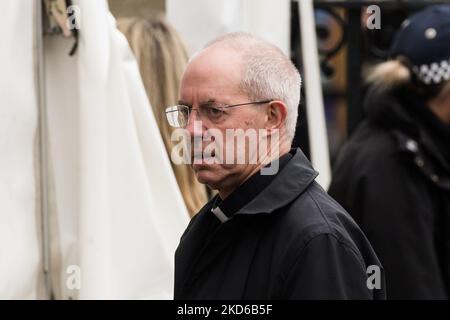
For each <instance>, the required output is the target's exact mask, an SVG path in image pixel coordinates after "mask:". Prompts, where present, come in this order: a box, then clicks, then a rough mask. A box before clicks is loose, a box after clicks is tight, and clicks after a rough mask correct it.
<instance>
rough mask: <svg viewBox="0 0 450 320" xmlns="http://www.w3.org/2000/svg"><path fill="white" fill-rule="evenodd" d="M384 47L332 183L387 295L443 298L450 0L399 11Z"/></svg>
mask: <svg viewBox="0 0 450 320" xmlns="http://www.w3.org/2000/svg"><path fill="white" fill-rule="evenodd" d="M390 56H391V58H392V59H391V60H389V61H386V62H384V63H381V64H379V65H377V66H376V67H375V68H374V69H373V70H372V71H371V72H369V74H368V76H367V79H368V82H369V85H370V87H369V90H368V93H367V95H366V99H365V103H364V107H365V112H366V115H367V118H366V120H364V121H363V122H362V123H361V124H360V125H359V127H358V128H357V130H356V131H355V133H354V134H353V135H352V137H351V138H350V140H349V141H348V143H347V144H346V145H345V146H344V147H343V149H342V150H341V152H340V155H339V157H338V159H337V162H336V164H335V167H334V172H333V180H332V183H331V186H330V189H329V192H330V194H331V195H332V196H333V197H334V198H335V199H336V200H338V201H339V202H340V203H341V204H342V205H343V206H344V207H345V208H346V209H347V210H348V211H349V212H350V214H351V215H352V216H353V217H354V218H355V220H356V221H357V222H358V224H359V225H360V226H361V227H362V229H363V230H364V232H365V234H366V235H367V237H368V238H369V240H370V242H371V244H372V245H373V247H374V249H375V251H376V252H377V254H378V256H379V258H380V260H381V262H382V264H383V266H384V268H385V272H386V284H387V295H388V298H391V299H447V298H448V297H449V293H450V230H449V229H450V81H449V80H450V5H439V6H432V7H428V8H427V9H425V10H423V11H421V12H419V13H417V14H416V15H413V16H412V17H410V18H409V19H407V20H405V21H404V22H403V24H402V26H401V28H400V30H399V31H398V33H397V35H396V37H395V39H394V42H393V43H392V45H391V49H390Z"/></svg>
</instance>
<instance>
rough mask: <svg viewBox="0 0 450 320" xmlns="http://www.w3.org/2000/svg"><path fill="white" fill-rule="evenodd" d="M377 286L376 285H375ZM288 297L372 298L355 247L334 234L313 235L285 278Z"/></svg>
mask: <svg viewBox="0 0 450 320" xmlns="http://www.w3.org/2000/svg"><path fill="white" fill-rule="evenodd" d="M375 290H376V289H375ZM284 297H285V298H286V299H314V300H315V299H372V298H373V292H372V290H370V289H369V288H368V286H367V274H366V267H365V265H364V262H363V261H362V258H361V257H360V255H359V254H358V252H357V250H356V249H355V248H352V246H351V245H349V244H346V243H344V242H342V241H340V240H339V239H338V238H337V237H336V236H335V235H333V234H321V235H318V236H316V237H314V238H313V239H311V240H310V241H309V242H308V243H307V244H306V245H305V247H304V248H303V249H302V250H301V252H300V253H299V255H298V256H297V259H296V261H295V263H294V265H293V266H292V267H291V269H290V271H289V272H288V274H287V276H286V277H285V279H284Z"/></svg>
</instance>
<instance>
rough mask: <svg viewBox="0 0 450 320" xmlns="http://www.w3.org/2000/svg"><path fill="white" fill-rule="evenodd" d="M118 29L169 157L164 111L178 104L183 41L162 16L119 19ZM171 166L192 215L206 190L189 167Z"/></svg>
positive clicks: (184, 58) (169, 130)
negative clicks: (136, 64) (122, 35)
mask: <svg viewBox="0 0 450 320" xmlns="http://www.w3.org/2000/svg"><path fill="white" fill-rule="evenodd" d="M117 27H118V28H119V30H120V31H122V32H123V33H124V34H125V36H126V38H127V40H128V43H129V44H130V47H131V50H132V51H133V53H134V54H135V56H136V60H137V62H138V65H139V70H140V73H141V76H142V81H143V83H144V87H145V90H146V91H147V96H148V98H149V100H150V104H151V106H152V109H153V113H154V115H155V118H156V122H157V123H158V127H159V130H160V131H161V135H162V138H163V141H164V144H165V146H166V150H167V153H168V154H169V156H170V152H171V150H172V147H173V146H174V142H172V141H171V135H172V132H173V128H171V127H170V126H169V125H168V123H167V120H166V115H165V111H164V110H165V108H166V107H167V106H170V105H175V104H177V101H178V91H179V83H180V79H181V74H182V72H183V70H184V68H185V66H186V63H187V60H188V54H187V51H186V49H185V46H184V44H183V41H182V40H181V38H180V36H179V35H178V33H177V32H176V30H175V29H174V28H173V27H172V26H171V25H169V23H168V22H167V21H166V19H165V18H164V16H163V14H153V15H150V16H149V17H146V18H141V17H126V18H120V19H118V21H117ZM171 164H172V168H173V171H174V173H175V177H176V179H177V182H178V185H179V187H180V190H181V193H182V194H183V198H184V201H185V203H186V207H187V209H188V211H189V214H190V215H191V216H192V215H194V214H195V213H196V212H198V211H199V210H200V208H201V207H202V206H203V205H204V204H205V203H206V200H207V192H206V188H205V186H203V185H201V184H200V183H198V182H197V180H196V179H195V175H194V172H193V171H192V169H191V167H190V166H189V165H185V164H184V165H174V164H173V163H172V162H171Z"/></svg>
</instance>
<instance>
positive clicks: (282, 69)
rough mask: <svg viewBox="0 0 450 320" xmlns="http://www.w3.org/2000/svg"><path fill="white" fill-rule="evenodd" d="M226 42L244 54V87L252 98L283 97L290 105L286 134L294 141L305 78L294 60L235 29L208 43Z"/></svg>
mask: <svg viewBox="0 0 450 320" xmlns="http://www.w3.org/2000/svg"><path fill="white" fill-rule="evenodd" d="M216 44H220V45H225V46H227V47H229V48H232V49H234V50H236V51H238V52H239V53H241V54H242V57H243V61H242V66H243V70H242V72H243V75H242V80H241V84H240V87H241V90H242V91H243V92H244V93H246V94H247V95H248V96H249V98H250V99H252V101H260V100H281V101H283V102H284V103H285V104H286V106H287V116H286V135H287V138H288V141H289V142H290V143H292V140H293V139H294V134H295V128H296V124H297V116H298V105H299V103H300V88H301V77H300V73H299V72H298V70H297V68H296V67H295V66H294V64H293V63H292V61H291V60H290V59H289V58H288V57H287V56H286V55H285V54H284V53H283V52H282V51H281V50H280V49H279V48H278V47H276V46H275V45H273V44H271V43H270V42H267V41H265V40H262V39H261V38H258V37H256V36H254V35H252V34H250V33H245V32H234V33H228V34H225V35H222V36H220V37H218V38H216V39H214V40H212V41H211V42H209V43H207V44H206V46H205V49H206V48H208V47H210V46H213V45H216Z"/></svg>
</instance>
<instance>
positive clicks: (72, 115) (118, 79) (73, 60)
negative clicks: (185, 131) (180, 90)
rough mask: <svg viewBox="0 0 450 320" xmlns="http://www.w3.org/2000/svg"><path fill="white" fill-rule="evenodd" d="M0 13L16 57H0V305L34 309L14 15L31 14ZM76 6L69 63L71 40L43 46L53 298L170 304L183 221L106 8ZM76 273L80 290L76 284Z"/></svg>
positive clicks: (32, 119) (19, 4) (27, 127)
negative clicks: (11, 302) (26, 301)
mask: <svg viewBox="0 0 450 320" xmlns="http://www.w3.org/2000/svg"><path fill="white" fill-rule="evenodd" d="M4 2H5V3H3V2H2V4H1V6H3V8H2V9H3V10H1V11H0V16H1V19H0V21H1V24H2V26H4V27H3V28H1V29H0V36H1V37H2V39H3V41H5V42H4V43H6V44H11V46H14V47H11V48H5V47H4V46H2V48H1V49H0V54H1V61H0V63H1V64H2V70H4V69H3V65H5V68H6V70H9V71H10V72H6V73H4V72H2V74H0V81H1V82H0V83H1V85H0V90H2V95H1V98H0V99H1V100H2V101H1V102H0V103H1V109H0V110H1V115H2V117H1V119H0V130H1V133H2V135H1V137H0V152H1V154H2V157H1V158H0V175H1V176H0V177H1V180H0V190H1V192H0V193H1V194H0V199H1V200H2V201H1V202H0V220H1V221H0V228H1V232H0V237H1V240H2V242H1V244H0V255H1V258H0V271H4V270H6V272H3V273H2V274H1V275H0V297H2V298H23V297H30V298H32V297H37V296H38V295H39V292H41V291H39V285H40V286H42V282H40V281H39V279H38V278H39V277H40V270H41V267H40V265H39V260H40V258H39V257H41V255H40V245H41V244H40V240H39V239H40V234H39V232H40V229H39V225H38V222H37V221H39V210H38V208H37V206H36V204H35V203H36V202H37V201H38V200H39V197H38V194H39V192H37V191H36V189H35V185H36V182H35V180H34V177H35V176H36V169H35V168H38V166H33V144H34V139H35V133H36V123H37V108H36V101H35V94H34V90H35V89H34V87H35V86H34V85H35V84H34V82H33V77H34V76H33V72H34V69H33V67H32V57H33V54H34V53H33V49H32V43H33V41H34V40H33V38H32V21H33V19H23V18H19V17H18V15H19V14H20V15H23V14H24V12H25V13H26V14H27V15H29V16H30V17H31V16H32V15H33V13H32V12H30V11H31V10H32V8H30V6H28V5H25V3H27V2H28V0H19V1H18V0H8V1H4ZM74 4H75V5H77V6H78V7H79V9H80V10H79V13H80V21H81V25H80V27H81V29H80V32H79V34H80V39H79V46H78V50H77V52H76V54H75V55H74V56H73V57H70V56H68V52H69V51H70V49H71V47H72V44H73V39H72V38H69V39H65V38H62V37H61V36H51V37H48V36H46V37H45V43H44V44H45V87H46V100H47V103H46V110H47V112H46V113H47V122H48V137H49V139H48V144H49V189H48V191H49V196H50V209H51V210H50V222H51V228H50V230H51V232H50V243H51V274H52V283H53V290H54V293H55V295H56V297H57V298H81V299H84V298H94V299H97V298H114V299H115V298H154V299H167V298H172V288H173V255H174V251H175V248H176V246H177V244H178V241H179V238H180V236H181V233H182V231H183V230H184V228H185V227H186V225H187V222H188V214H187V211H186V208H185V206H184V203H183V199H182V197H181V193H180V191H179V189H178V186H177V184H176V180H175V177H174V175H173V172H172V169H171V166H170V160H169V158H168V157H167V155H166V153H165V149H164V145H163V142H162V139H161V136H160V133H159V130H158V128H157V125H156V121H155V119H154V116H153V114H152V112H151V108H150V106H149V102H148V99H147V97H146V93H145V91H144V88H143V85H142V82H141V79H140V75H139V71H138V67H137V65H136V62H135V59H134V57H133V55H132V53H131V51H130V49H129V47H128V44H127V41H126V39H125V38H124V36H123V35H122V34H121V33H120V32H119V31H118V30H117V29H116V28H115V21H114V19H113V17H112V16H111V15H110V13H109V10H108V7H107V3H106V1H105V0H95V1H92V0H79V1H74ZM14 25H16V26H17V28H14V27H12V26H14ZM9 39H10V40H9ZM20 44H21V45H22V46H21V47H19V45H20ZM17 52H20V54H18V53H17ZM4 78H6V79H4ZM3 90H6V91H7V94H8V96H7V98H6V100H5V98H4V95H3ZM5 101H6V102H5ZM4 102H5V103H4ZM5 137H8V139H5ZM3 154H5V155H7V157H6V158H5V157H3ZM4 176H5V178H6V179H4V178H3V177H4ZM8 179H9V180H8ZM3 197H5V198H7V199H6V200H7V201H3ZM3 229H5V230H6V229H7V230H8V232H6V233H4V232H3ZM14 231H15V232H14ZM4 249H6V251H5V250H4ZM18 250H21V252H20V254H19V252H18ZM16 252H17V254H16ZM11 257H15V259H12V258H11ZM21 268H23V269H25V271H26V273H27V277H25V276H24V272H21ZM74 270H75V271H74ZM78 271H79V280H80V288H79V289H77V286H76V285H75V286H73V284H74V283H73V281H72V280H73V276H74V275H75V276H76V275H78V274H77V273H78ZM5 279H8V281H5ZM19 283H20V284H21V285H19ZM21 287H24V289H23V290H22V291H19V290H18V288H21Z"/></svg>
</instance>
